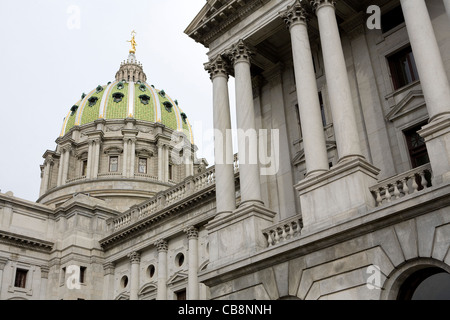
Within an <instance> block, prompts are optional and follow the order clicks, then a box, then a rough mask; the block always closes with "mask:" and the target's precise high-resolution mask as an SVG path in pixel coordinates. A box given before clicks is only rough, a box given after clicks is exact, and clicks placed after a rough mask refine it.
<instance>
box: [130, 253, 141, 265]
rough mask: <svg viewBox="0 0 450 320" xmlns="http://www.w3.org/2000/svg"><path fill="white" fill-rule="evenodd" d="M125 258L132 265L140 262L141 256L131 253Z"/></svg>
mask: <svg viewBox="0 0 450 320" xmlns="http://www.w3.org/2000/svg"><path fill="white" fill-rule="evenodd" d="M127 257H128V258H129V259H130V261H131V263H132V264H133V263H140V262H141V254H140V253H139V252H136V251H134V252H131V253H129V254H128V255H127Z"/></svg>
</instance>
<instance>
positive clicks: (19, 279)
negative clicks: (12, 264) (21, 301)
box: [14, 269, 28, 288]
mask: <svg viewBox="0 0 450 320" xmlns="http://www.w3.org/2000/svg"><path fill="white" fill-rule="evenodd" d="M27 273H28V270H23V269H17V270H16V278H15V281H14V286H15V287H18V288H25V286H26V281H27Z"/></svg>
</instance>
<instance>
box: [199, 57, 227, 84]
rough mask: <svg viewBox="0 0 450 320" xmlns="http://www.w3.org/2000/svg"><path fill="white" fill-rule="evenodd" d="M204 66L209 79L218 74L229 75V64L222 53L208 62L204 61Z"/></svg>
mask: <svg viewBox="0 0 450 320" xmlns="http://www.w3.org/2000/svg"><path fill="white" fill-rule="evenodd" d="M204 66H205V70H206V71H208V73H209V77H210V78H211V79H213V78H214V77H215V76H219V75H222V76H226V77H228V76H229V75H230V64H229V63H228V62H227V61H226V60H225V59H224V58H223V57H222V55H218V56H217V57H215V58H214V59H211V60H210V61H209V62H207V63H205V64H204Z"/></svg>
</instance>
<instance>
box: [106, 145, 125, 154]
mask: <svg viewBox="0 0 450 320" xmlns="http://www.w3.org/2000/svg"><path fill="white" fill-rule="evenodd" d="M103 152H104V153H105V154H108V155H119V154H121V153H122V152H123V149H122V148H119V147H116V146H112V147H106V148H105V150H104V151H103Z"/></svg>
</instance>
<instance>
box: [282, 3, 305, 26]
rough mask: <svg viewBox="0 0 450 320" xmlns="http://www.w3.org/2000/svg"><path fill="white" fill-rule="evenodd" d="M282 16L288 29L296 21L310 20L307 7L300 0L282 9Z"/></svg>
mask: <svg viewBox="0 0 450 320" xmlns="http://www.w3.org/2000/svg"><path fill="white" fill-rule="evenodd" d="M280 18H281V19H283V20H284V23H285V24H286V26H287V28H288V29H289V28H290V27H291V26H292V25H294V24H296V23H304V24H306V23H307V22H308V20H309V17H308V14H307V12H306V10H305V7H304V5H303V4H302V3H301V2H300V0H296V1H295V2H294V4H292V5H291V6H288V7H287V9H286V10H284V11H281V12H280Z"/></svg>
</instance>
